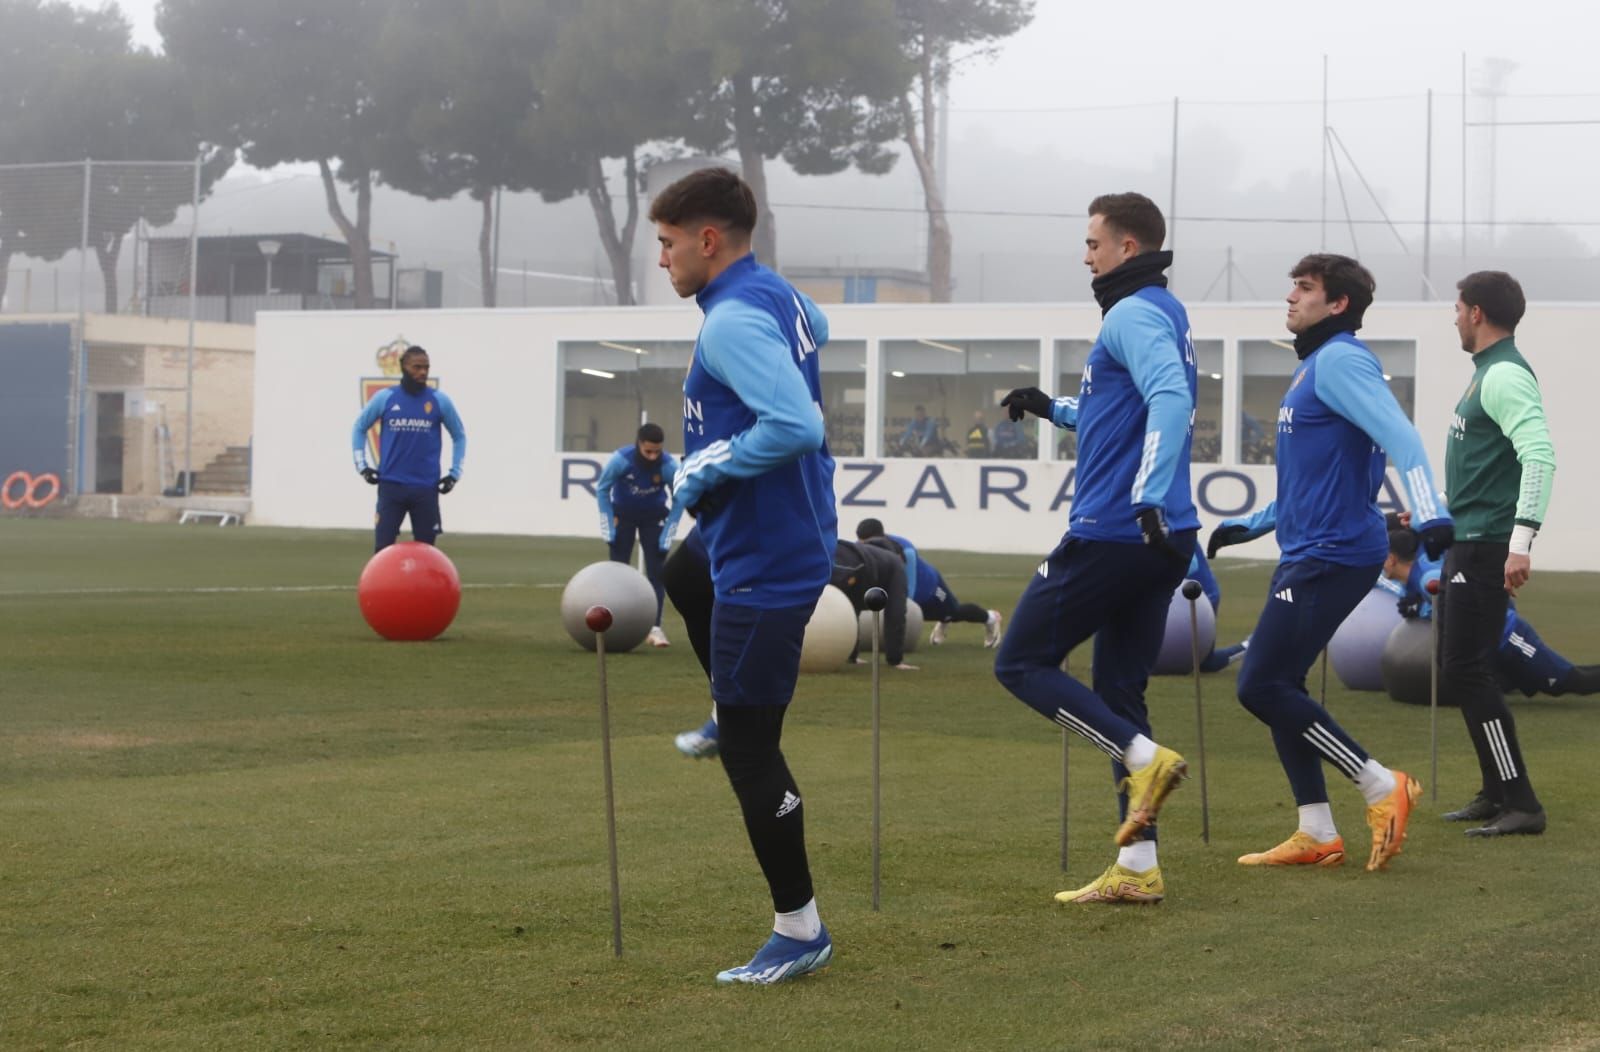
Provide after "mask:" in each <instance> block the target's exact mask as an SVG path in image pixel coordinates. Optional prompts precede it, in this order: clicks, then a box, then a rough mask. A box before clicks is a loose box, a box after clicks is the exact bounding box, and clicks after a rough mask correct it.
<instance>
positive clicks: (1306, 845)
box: [1239, 830, 1344, 866]
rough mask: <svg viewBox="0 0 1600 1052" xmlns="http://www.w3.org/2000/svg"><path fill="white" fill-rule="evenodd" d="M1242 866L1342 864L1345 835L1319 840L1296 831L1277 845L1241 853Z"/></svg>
mask: <svg viewBox="0 0 1600 1052" xmlns="http://www.w3.org/2000/svg"><path fill="white" fill-rule="evenodd" d="M1239 865H1241V866H1342V865H1344V837H1342V836H1336V837H1334V838H1333V839H1332V840H1317V839H1316V838H1314V837H1313V836H1312V835H1311V834H1310V833H1304V832H1300V831H1298V830H1297V831H1296V832H1295V834H1294V836H1292V837H1290V838H1289V839H1288V840H1285V841H1284V842H1283V843H1281V844H1279V845H1278V846H1277V847H1274V848H1268V849H1267V850H1266V851H1257V852H1255V853H1254V854H1250V855H1240V856H1239Z"/></svg>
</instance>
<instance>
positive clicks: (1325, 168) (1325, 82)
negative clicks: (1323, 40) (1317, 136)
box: [1317, 55, 1328, 252]
mask: <svg viewBox="0 0 1600 1052" xmlns="http://www.w3.org/2000/svg"><path fill="white" fill-rule="evenodd" d="M1321 238H1322V240H1321V241H1320V242H1318V246H1317V250H1318V251H1319V252H1326V251H1327V250H1328V56H1327V55H1323V56H1322V234H1321Z"/></svg>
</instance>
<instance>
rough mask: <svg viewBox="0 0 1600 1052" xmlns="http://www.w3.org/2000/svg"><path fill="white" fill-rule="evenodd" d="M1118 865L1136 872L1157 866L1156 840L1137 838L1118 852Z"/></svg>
mask: <svg viewBox="0 0 1600 1052" xmlns="http://www.w3.org/2000/svg"><path fill="white" fill-rule="evenodd" d="M1117 865H1119V866H1121V867H1122V868H1123V869H1126V870H1131V871H1133V872H1134V873H1143V872H1145V871H1146V870H1150V869H1155V868H1156V842H1155V841H1154V840H1135V841H1134V842H1133V843H1131V844H1129V845H1128V846H1127V847H1125V848H1123V849H1122V850H1120V851H1118V852H1117Z"/></svg>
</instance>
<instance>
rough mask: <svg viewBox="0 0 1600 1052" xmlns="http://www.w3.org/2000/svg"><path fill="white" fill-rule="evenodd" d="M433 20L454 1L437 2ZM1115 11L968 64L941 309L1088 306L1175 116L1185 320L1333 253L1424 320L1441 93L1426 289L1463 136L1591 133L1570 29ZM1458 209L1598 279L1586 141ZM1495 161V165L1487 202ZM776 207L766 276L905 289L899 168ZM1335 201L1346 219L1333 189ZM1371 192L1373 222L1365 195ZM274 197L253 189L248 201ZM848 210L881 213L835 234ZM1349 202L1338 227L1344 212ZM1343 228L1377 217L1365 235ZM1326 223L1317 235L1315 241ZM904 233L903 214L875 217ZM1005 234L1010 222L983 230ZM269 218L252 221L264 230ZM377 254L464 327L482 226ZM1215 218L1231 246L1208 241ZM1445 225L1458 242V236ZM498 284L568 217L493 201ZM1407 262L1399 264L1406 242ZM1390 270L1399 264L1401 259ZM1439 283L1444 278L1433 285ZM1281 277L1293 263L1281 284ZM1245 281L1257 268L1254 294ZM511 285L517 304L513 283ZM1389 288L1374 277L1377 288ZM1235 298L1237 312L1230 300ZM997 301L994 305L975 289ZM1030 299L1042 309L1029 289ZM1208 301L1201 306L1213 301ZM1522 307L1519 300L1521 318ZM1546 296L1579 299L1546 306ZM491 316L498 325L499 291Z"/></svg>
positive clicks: (148, 39)
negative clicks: (804, 274) (952, 304)
mask: <svg viewBox="0 0 1600 1052" xmlns="http://www.w3.org/2000/svg"><path fill="white" fill-rule="evenodd" d="M441 2H448V0H441ZM122 7H123V10H124V12H125V13H126V14H127V15H128V16H129V18H130V20H131V21H132V22H133V24H134V28H135V36H136V39H138V40H139V41H140V42H142V43H146V44H149V45H151V46H159V38H158V37H157V36H156V34H155V32H154V28H153V15H154V9H155V7H156V0H125V2H123V3H122ZM1119 10H1127V9H1126V8H1122V9H1119V8H1117V7H1115V6H1114V5H1085V4H1083V3H1081V2H1078V0H1039V2H1038V3H1037V6H1036V17H1035V20H1034V22H1033V24H1032V25H1030V26H1029V27H1028V28H1027V29H1025V30H1023V31H1022V32H1021V33H1019V34H1018V35H1017V36H1015V37H1013V38H1011V39H1010V40H1008V41H1005V42H1003V43H1002V45H1001V47H1000V49H999V53H998V54H997V55H996V56H995V57H993V58H990V59H981V58H980V59H974V60H972V61H969V62H967V63H965V64H964V65H963V66H962V67H961V69H960V72H959V75H958V77H957V79H956V81H955V84H954V86H953V88H952V91H951V109H952V113H951V117H950V132H951V135H950V138H951V144H950V147H949V158H950V167H949V191H950V192H949V206H950V208H951V209H952V210H953V211H954V212H955V213H956V214H955V215H954V216H953V217H952V222H953V224H954V226H955V230H956V253H957V257H958V258H957V270H958V281H959V288H958V298H964V299H977V298H987V299H996V298H1002V299H1003V298H1017V299H1036V298H1041V296H1046V295H1049V294H1050V293H1049V289H1050V288H1053V287H1054V286H1055V285H1056V284H1060V285H1062V286H1064V287H1062V288H1061V290H1060V292H1059V293H1058V294H1057V295H1059V296H1060V297H1061V298H1074V299H1077V298H1082V297H1083V296H1084V295H1086V294H1087V288H1086V287H1085V286H1086V281H1085V279H1084V278H1083V275H1082V273H1081V267H1078V266H1076V260H1077V257H1078V255H1079V254H1080V253H1081V248H1080V245H1081V238H1082V219H1081V216H1082V212H1083V206H1084V204H1086V203H1087V200H1088V199H1089V197H1091V196H1093V195H1094V194H1095V193H1098V192H1101V191H1105V190H1125V189H1134V190H1139V191H1142V192H1144V193H1147V194H1149V195H1150V196H1151V197H1152V198H1154V199H1155V200H1156V201H1157V202H1158V203H1159V204H1161V206H1162V207H1163V209H1164V210H1166V209H1168V207H1169V203H1170V197H1171V193H1172V182H1173V173H1172V159H1173V157H1172V125H1173V101H1172V100H1173V98H1174V97H1178V98H1180V99H1181V100H1182V101H1181V103H1180V105H1179V118H1178V123H1179V146H1178V171H1177V208H1176V216H1177V220H1178V221H1177V223H1176V229H1175V230H1174V241H1175V248H1176V249H1177V252H1178V256H1179V260H1180V266H1179V268H1178V269H1177V272H1176V273H1177V276H1178V280H1177V282H1176V284H1175V287H1177V286H1181V287H1182V288H1183V289H1184V291H1185V293H1186V294H1188V295H1196V294H1198V292H1199V291H1201V290H1202V289H1204V288H1206V287H1207V286H1208V285H1210V284H1211V282H1212V281H1213V279H1214V278H1220V277H1221V276H1222V274H1223V269H1222V268H1223V264H1224V262H1225V260H1226V252H1227V251H1228V249H1229V248H1230V247H1231V248H1232V249H1233V250H1234V258H1235V262H1236V264H1237V265H1238V266H1239V267H1240V268H1241V269H1240V271H1239V272H1238V274H1239V275H1240V281H1238V282H1236V283H1235V289H1234V294H1235V298H1241V299H1242V298H1263V299H1267V298H1275V297H1276V296H1277V295H1279V294H1280V293H1281V291H1282V290H1281V288H1278V287H1277V285H1276V284H1274V283H1275V282H1277V283H1279V284H1281V282H1278V277H1279V275H1281V273H1282V271H1283V269H1284V264H1283V262H1282V260H1283V259H1284V258H1285V257H1292V256H1294V255H1297V254H1298V253H1299V252H1301V251H1310V250H1314V249H1316V248H1319V247H1326V248H1328V249H1329V250H1334V251H1346V252H1352V251H1353V252H1356V253H1357V254H1360V255H1362V256H1363V258H1366V259H1369V260H1370V259H1372V258H1374V257H1379V256H1393V257H1394V258H1395V263H1394V265H1393V267H1392V268H1391V271H1392V272H1393V273H1394V274H1395V275H1397V277H1396V278H1395V279H1394V280H1392V281H1390V282H1389V285H1390V286H1391V287H1393V286H1394V285H1396V284H1398V285H1399V286H1400V287H1399V288H1398V289H1397V290H1396V291H1397V293H1398V294H1403V295H1404V296H1406V297H1407V298H1414V297H1415V296H1416V295H1418V292H1417V291H1416V289H1417V288H1419V287H1420V280H1419V277H1420V257H1421V252H1422V230H1421V227H1420V226H1417V225H1415V223H1414V222H1410V221H1416V220H1420V219H1421V218H1422V217H1423V215H1424V209H1425V202H1427V194H1428V191H1429V182H1428V180H1427V179H1425V174H1426V171H1427V168H1426V165H1427V161H1428V156H1427V154H1426V152H1425V143H1426V141H1427V140H1426V122H1427V109H1426V101H1425V95H1426V92H1427V91H1428V90H1429V89H1432V90H1433V91H1434V92H1435V99H1434V104H1433V143H1432V173H1431V202H1427V204H1426V206H1427V207H1431V215H1432V218H1433V220H1434V222H1435V223H1436V224H1439V225H1438V226H1436V227H1435V229H1434V231H1433V236H1432V243H1431V245H1430V248H1431V249H1432V252H1433V254H1434V257H1435V265H1434V268H1433V270H1434V279H1435V283H1436V284H1439V285H1442V286H1443V287H1445V288H1449V286H1450V284H1451V283H1453V281H1454V278H1455V277H1456V276H1459V275H1458V274H1457V273H1456V271H1457V270H1459V267H1458V266H1455V265H1454V264H1453V263H1452V260H1456V259H1459V257H1460V247H1461V242H1460V237H1461V228H1460V226H1459V222H1460V219H1461V217H1462V200H1463V198H1462V195H1463V167H1464V166H1463V129H1462V120H1463V117H1464V116H1465V117H1466V118H1467V119H1469V120H1474V121H1481V120H1486V119H1488V118H1489V117H1490V116H1491V113H1494V114H1495V115H1496V116H1497V117H1498V119H1500V120H1552V119H1596V120H1600V74H1597V73H1596V72H1594V66H1593V63H1592V59H1591V58H1590V56H1589V55H1588V54H1587V53H1586V52H1587V49H1588V48H1589V47H1590V45H1591V42H1592V40H1593V38H1594V32H1593V31H1594V30H1595V29H1596V28H1600V15H1597V14H1596V13H1595V10H1594V9H1592V8H1589V7H1588V5H1576V4H1557V3H1553V2H1548V0H1533V2H1524V3H1520V4H1517V5H1515V6H1509V5H1506V4H1504V3H1503V2H1493V3H1491V2H1486V0H1465V2H1452V3H1445V2H1438V0H1434V2H1410V3H1394V2H1393V0H1389V2H1386V3H1377V2H1373V0H1352V2H1347V3H1344V4H1342V5H1332V6H1328V5H1323V6H1320V7H1319V6H1306V5H1300V6H1294V5H1287V4H1283V3H1281V2H1279V3H1265V2H1259V0H1229V2H1226V3H1218V4H1194V3H1192V2H1189V3H1178V2H1175V0H1154V2H1147V3H1145V4H1142V5H1139V8H1138V12H1139V14H1138V17H1137V19H1132V20H1128V21H1127V23H1126V24H1120V23H1119V22H1118V21H1117V20H1116V17H1115V16H1116V14H1117V12H1118V11H1119ZM1463 52H1465V53H1466V55H1467V56H1468V62H1469V66H1470V68H1471V70H1472V75H1473V77H1474V78H1477V77H1478V76H1479V70H1480V69H1481V65H1482V62H1483V60H1484V59H1485V58H1487V57H1489V56H1491V55H1492V56H1497V57H1501V58H1505V59H1508V60H1510V61H1512V62H1514V63H1516V68H1515V70H1514V71H1513V72H1512V73H1511V75H1510V76H1509V78H1508V79H1507V81H1506V82H1505V85H1504V90H1506V91H1507V92H1509V94H1510V97H1507V98H1504V99H1502V100H1501V101H1500V102H1499V104H1498V107H1497V109H1493V110H1492V109H1491V103H1490V102H1489V101H1488V100H1487V99H1486V98H1485V97H1484V96H1483V95H1482V94H1481V93H1480V89H1481V87H1482V85H1481V84H1480V83H1478V82H1476V80H1475V81H1474V83H1473V84H1472V91H1471V92H1470V93H1469V97H1468V99H1467V107H1466V109H1465V111H1463V100H1462V97H1461V76H1462V54H1463ZM1324 55H1326V56H1327V59H1328V95H1329V97H1330V99H1331V100H1332V101H1331V104H1330V108H1329V118H1328V119H1329V123H1330V124H1331V125H1332V126H1333V127H1334V129H1335V131H1336V132H1337V134H1338V137H1339V139H1340V141H1341V142H1342V143H1343V146H1344V148H1347V149H1348V151H1349V156H1348V158H1347V157H1346V156H1345V155H1344V154H1342V153H1338V152H1337V151H1336V164H1337V167H1336V168H1331V169H1330V170H1329V173H1328V176H1327V201H1326V205H1324V201H1323V193H1324V181H1323V152H1322V139H1321V133H1320V132H1321V125H1322V112H1321V96H1322V92H1323V82H1322V81H1323V56H1324ZM1465 134H1466V158H1465V159H1466V164H1465V194H1466V211H1467V216H1468V218H1469V219H1470V220H1473V221H1477V220H1483V219H1486V218H1488V217H1489V216H1490V215H1491V214H1492V215H1493V216H1494V217H1496V218H1497V219H1500V220H1509V219H1524V220H1565V221H1573V222H1576V223H1583V222H1593V223H1595V224H1596V225H1594V226H1581V225H1577V226H1573V227H1572V228H1570V230H1569V231H1565V232H1563V231H1551V230H1549V229H1547V228H1538V227H1521V228H1518V227H1510V226H1504V227H1500V228H1498V229H1497V230H1496V233H1495V237H1494V239H1493V241H1492V242H1491V241H1490V240H1489V238H1488V232H1487V228H1483V227H1477V226H1474V227H1470V228H1469V237H1468V244H1469V246H1471V248H1472V250H1473V258H1474V259H1478V258H1479V257H1480V255H1481V256H1482V257H1483V258H1493V257H1494V256H1495V254H1497V253H1499V254H1502V255H1507V256H1509V257H1510V258H1514V259H1520V258H1525V257H1531V256H1538V255H1546V254H1548V255H1555V256H1564V257H1570V256H1574V255H1579V254H1588V255H1593V253H1594V251H1595V248H1596V247H1597V246H1600V201H1595V200H1593V195H1592V184H1593V178H1592V173H1593V172H1594V171H1595V170H1596V167H1597V165H1596V161H1600V124H1596V125H1593V126H1567V127H1502V128H1500V129H1498V130H1496V131H1494V132H1491V131H1490V130H1489V129H1486V128H1474V129H1469V130H1467V131H1466V133H1465ZM1491 136H1492V137H1493V141H1494V144H1495V148H1496V155H1497V156H1498V161H1497V163H1496V166H1495V169H1494V172H1493V175H1494V179H1493V183H1494V186H1495V192H1494V199H1493V201H1492V202H1491V200H1490V195H1489V191H1490V185H1491V180H1490V177H1489V176H1490V172H1489V163H1490V143H1491ZM774 169H776V170H775V171H774V172H773V174H772V188H771V198H772V200H773V202H774V204H775V212H776V215H777V219H778V225H779V245H780V257H781V262H783V263H784V264H787V265H793V264H829V263H841V264H844V265H851V264H852V263H855V264H863V265H893V266H904V267H907V268H913V269H914V268H918V267H920V265H921V255H920V254H921V251H922V244H923V233H922V229H923V221H922V218H921V216H920V215H918V214H917V212H916V210H917V209H918V208H919V207H920V204H921V196H920V191H919V189H918V187H917V183H916V179H915V176H914V173H913V171H912V169H911V166H910V165H909V164H908V163H906V160H905V159H904V158H902V161H901V163H900V164H898V165H897V166H896V170H895V171H894V172H893V173H891V174H890V175H889V176H887V177H885V178H881V179H864V178H861V177H858V176H854V175H849V174H847V175H840V176H833V177H827V178H800V177H796V176H794V175H792V173H787V172H784V171H782V170H781V165H774ZM1339 178H1342V180H1343V183H1344V186H1343V192H1344V198H1343V199H1341V197H1340V195H1339V190H1338V187H1337V183H1336V180H1337V179H1339ZM1362 179H1365V180H1366V182H1367V183H1370V184H1371V186H1372V188H1373V190H1374V192H1375V193H1376V195H1377V198H1378V200H1377V202H1374V201H1373V200H1372V199H1371V197H1369V196H1368V193H1367V191H1366V190H1365V189H1364V188H1363V186H1362V184H1361V180H1362ZM263 180H265V181H267V183H268V185H264V186H259V187H258V186H257V185H255V184H258V183H260V182H261V181H263ZM319 193H320V191H319V190H318V188H317V186H316V181H315V179H308V178H304V177H303V176H302V175H301V173H297V172H296V171H294V170H281V169H280V170H277V171H274V172H271V173H252V172H248V171H246V172H241V173H240V174H239V175H237V176H234V177H230V179H229V180H227V181H225V182H224V183H223V184H220V185H219V187H218V189H217V193H216V196H215V197H214V199H213V200H212V201H210V202H208V203H207V204H206V205H205V206H203V208H202V222H203V224H204V230H203V232H205V233H222V232H226V230H227V229H234V230H250V229H265V228H264V227H262V226H261V224H263V223H267V222H272V221H275V222H276V223H277V224H278V226H279V227H284V226H287V225H289V224H285V223H284V220H292V226H293V228H295V229H303V230H306V231H307V232H321V233H328V232H330V228H331V222H330V221H329V220H328V219H327V218H326V214H325V213H324V212H323V211H322V210H321V208H320V197H319ZM843 202H849V203H850V204H851V205H853V206H861V205H868V206H873V207H877V208H881V209H885V210H886V211H881V212H847V211H843V210H841V209H839V208H838V205H840V204H841V203H843ZM1346 202H1347V204H1346ZM1347 207H1348V210H1349V213H1350V215H1351V216H1352V217H1354V218H1355V219H1357V220H1370V221H1376V220H1378V219H1379V218H1380V216H1381V215H1383V214H1385V213H1386V214H1387V215H1388V217H1389V218H1390V219H1393V220H1395V221H1396V222H1397V223H1398V224H1399V236H1398V237H1397V236H1396V234H1395V233H1393V232H1391V231H1389V230H1388V229H1386V228H1384V227H1383V226H1377V225H1358V226H1356V228H1355V231H1354V240H1352V237H1351V232H1350V229H1349V228H1348V227H1347V226H1346V225H1345V210H1346V208H1347ZM1324 208H1325V209H1326V215H1327V218H1328V225H1327V228H1326V229H1325V228H1323V227H1322V225H1321V223H1320V220H1321V217H1322V215H1323V214H1324ZM893 210H899V211H893ZM1005 212H1021V213H1025V214H1023V215H1015V216H1012V215H1004V214H981V213H1005ZM269 217H270V218H269ZM374 217H375V229H374V240H375V242H377V243H380V244H381V243H382V242H385V241H394V242H395V243H396V245H397V247H398V248H399V250H400V251H401V253H402V254H403V255H404V256H405V257H406V258H407V260H408V262H412V263H420V262H423V261H427V262H429V263H430V264H431V265H436V266H444V267H446V268H448V269H450V270H451V271H452V272H454V271H456V270H457V269H458V268H459V271H460V274H461V276H460V277H455V276H453V274H452V277H451V278H450V279H449V280H448V282H447V299H448V300H449V301H450V302H456V303H470V302H471V301H472V295H473V290H472V288H471V286H470V284H469V282H470V279H471V278H472V277H474V276H475V275H474V272H473V268H474V266H475V262H474V259H475V257H474V255H473V252H474V246H473V237H474V234H475V229H476V227H475V222H476V216H475V214H474V213H473V210H472V209H471V208H470V207H468V206H465V205H462V204H461V203H456V204H448V203H447V204H425V203H423V202H407V201H405V200H404V199H403V198H402V197H400V196H399V195H393V194H388V195H384V196H383V197H382V198H381V199H380V200H379V202H378V203H377V205H376V206H375V209H374ZM1286 217H1295V218H1303V219H1312V220H1317V222H1315V223H1312V224H1310V225H1304V224H1302V225H1288V224H1247V223H1241V222H1238V221H1237V220H1239V219H1242V218H1255V219H1272V218H1286ZM1202 219H1222V220H1229V221H1227V222H1203V221H1201V220H1202ZM1451 224H1454V225H1453V227H1452V225H1451ZM503 238H504V247H503V251H502V260H503V262H505V263H507V264H510V265H519V266H520V265H521V263H520V261H521V260H528V261H529V263H528V265H529V266H530V267H533V268H534V269H561V270H563V271H565V272H578V273H592V272H593V270H594V267H595V264H596V262H597V261H598V259H599V258H601V257H600V254H599V253H598V252H597V249H596V246H595V243H594V242H595V239H594V233H593V227H592V219H590V217H589V215H588V208H587V205H586V204H583V203H581V202H568V203H566V204H564V205H558V206H544V205H541V204H539V203H538V202H537V201H536V200H534V199H531V198H530V199H527V200H520V199H519V200H516V201H512V200H510V199H508V202H507V207H506V213H505V221H504V234H503ZM1402 241H1403V242H1404V245H1402V244H1401V242H1402ZM1407 253H1409V255H1407ZM1441 260H1442V261H1443V262H1442V263H1441V262H1440V261H1441ZM1291 261H1292V259H1291ZM1253 268H1254V269H1253ZM507 280H508V281H513V280H514V279H507ZM1383 280H1384V274H1383V273H1382V272H1380V281H1383ZM1247 283H1248V284H1249V285H1251V286H1265V287H1260V288H1254V289H1253V291H1254V292H1255V293H1256V295H1255V296H1251V295H1249V293H1247V291H1246V288H1245V285H1246V284H1247ZM985 285H990V286H997V287H998V286H1007V285H1009V286H1011V287H1013V288H1014V290H1015V294H1014V295H1009V296H1008V295H1005V294H1004V289H1003V288H1002V289H1000V290H999V294H998V295H997V287H988V288H980V286H985ZM1040 286H1043V287H1042V288H1041V287H1040ZM1222 287H1223V285H1222V284H1220V283H1219V284H1218V285H1217V286H1216V290H1215V292H1214V295H1213V298H1220V295H1221V289H1222ZM1534 292H1535V290H1534V288H1533V287H1530V293H1534ZM1549 295H1550V296H1560V297H1562V298H1568V297H1570V296H1572V295H1573V293H1572V292H1571V291H1570V289H1569V288H1568V287H1567V286H1565V285H1562V286H1561V287H1560V288H1559V289H1555V290H1554V291H1552V292H1550V293H1549ZM502 302H507V303H515V302H517V294H516V288H515V286H514V285H513V287H512V288H509V289H508V288H506V287H505V286H503V287H502Z"/></svg>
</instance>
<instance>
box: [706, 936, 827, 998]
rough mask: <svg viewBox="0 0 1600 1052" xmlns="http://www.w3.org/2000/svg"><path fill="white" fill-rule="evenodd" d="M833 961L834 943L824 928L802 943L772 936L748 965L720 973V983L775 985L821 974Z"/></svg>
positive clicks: (718, 979)
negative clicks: (812, 973)
mask: <svg viewBox="0 0 1600 1052" xmlns="http://www.w3.org/2000/svg"><path fill="white" fill-rule="evenodd" d="M831 960H833V940H832V939H830V938H829V937H828V929H827V928H826V927H824V928H823V929H822V931H821V932H819V933H818V934H817V937H816V938H815V939H811V940H809V941H803V940H800V939H791V938H789V937H788V936H787V935H779V934H778V933H777V932H773V933H772V938H770V939H768V940H767V944H766V945H765V946H763V947H761V949H759V950H757V951H756V955H755V956H754V957H752V958H750V963H749V964H741V965H740V966H739V967H737V968H729V969H728V970H727V971H725V972H718V973H717V982H719V983H758V984H760V985H763V986H770V985H771V984H773V983H781V982H786V981H788V980H790V979H797V978H799V977H800V976H802V975H805V974H806V973H808V972H817V971H821V970H822V969H823V968H826V967H827V966H828V962H829V961H831Z"/></svg>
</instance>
